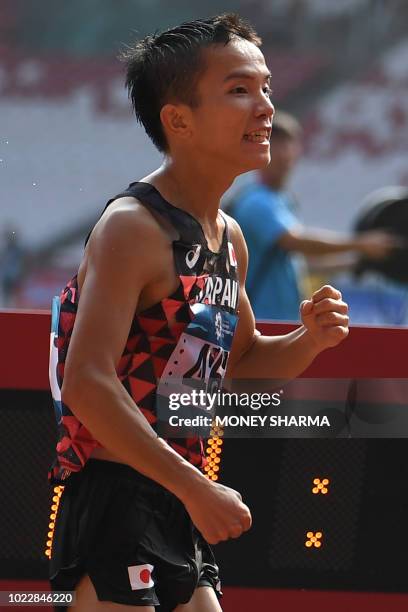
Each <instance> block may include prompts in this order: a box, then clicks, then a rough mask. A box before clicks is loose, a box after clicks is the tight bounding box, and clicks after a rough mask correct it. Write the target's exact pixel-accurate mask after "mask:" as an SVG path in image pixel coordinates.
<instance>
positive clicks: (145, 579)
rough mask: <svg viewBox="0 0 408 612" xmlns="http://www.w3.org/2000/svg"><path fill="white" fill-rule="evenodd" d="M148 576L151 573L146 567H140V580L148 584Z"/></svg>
mask: <svg viewBox="0 0 408 612" xmlns="http://www.w3.org/2000/svg"><path fill="white" fill-rule="evenodd" d="M150 576H151V573H150V570H148V569H142V571H141V572H140V580H141V581H142V582H144V583H145V584H148V583H149V582H150Z"/></svg>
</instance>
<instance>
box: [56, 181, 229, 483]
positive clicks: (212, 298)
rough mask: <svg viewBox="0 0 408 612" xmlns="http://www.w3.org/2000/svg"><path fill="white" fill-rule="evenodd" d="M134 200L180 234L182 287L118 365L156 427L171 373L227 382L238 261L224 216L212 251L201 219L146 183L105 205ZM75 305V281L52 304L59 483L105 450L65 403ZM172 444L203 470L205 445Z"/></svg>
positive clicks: (141, 318)
mask: <svg viewBox="0 0 408 612" xmlns="http://www.w3.org/2000/svg"><path fill="white" fill-rule="evenodd" d="M130 196H131V197H134V198H137V199H138V200H139V202H141V203H142V204H143V205H144V206H146V207H147V208H148V209H150V210H152V211H154V212H155V213H156V214H159V215H161V216H162V217H163V218H164V219H166V220H167V221H169V222H170V223H171V224H172V226H173V227H174V228H175V229H176V231H177V233H178V239H177V240H175V241H173V256H174V262H175V267H176V272H177V275H178V278H179V285H178V287H177V289H176V291H175V292H174V293H172V294H171V295H170V296H169V297H167V298H164V299H163V300H161V301H160V302H158V303H157V304H154V305H153V306H151V307H149V308H147V309H146V310H144V311H143V312H139V313H138V314H135V316H134V319H133V321H132V324H131V327H130V331H129V336H128V339H127V342H126V345H125V349H124V351H123V353H122V356H121V359H120V362H119V365H118V367H117V375H118V378H119V380H120V381H121V382H122V384H123V386H124V387H125V389H126V390H127V392H128V393H129V395H130V396H131V397H132V398H133V400H134V401H135V403H136V404H137V406H138V407H139V409H140V410H141V411H142V413H143V415H144V416H145V418H146V419H147V420H148V422H149V423H150V425H151V426H152V427H153V429H156V426H157V402H156V399H157V394H158V392H160V385H161V381H162V380H165V379H166V378H167V379H168V378H169V377H170V376H171V375H173V374H174V375H177V377H178V378H180V379H181V380H182V379H183V377H187V376H191V377H195V378H199V379H201V380H202V381H203V384H205V383H206V381H209V380H210V379H213V378H217V379H218V380H219V381H222V379H223V376H224V374H225V370H226V367H227V361H228V355H229V352H230V348H231V344H232V339H233V336H234V331H235V327H236V324H237V318H238V317H237V312H238V275H237V272H238V271H237V261H236V258H235V253H234V248H233V246H232V243H231V242H230V239H229V233H228V225H227V222H226V220H225V218H224V224H225V228H224V233H223V239H222V245H221V248H220V250H219V252H218V253H213V252H212V251H210V250H209V248H208V245H207V242H206V239H205V236H204V233H203V230H202V227H201V225H200V224H199V223H198V221H197V220H196V219H194V217H192V216H191V215H190V214H189V213H187V212H185V211H182V210H181V209H179V208H176V207H175V206H173V205H171V204H169V203H168V202H167V201H166V200H164V198H163V197H162V196H161V195H160V193H159V192H158V191H157V190H156V189H155V188H154V187H153V186H152V185H150V184H148V183H141V182H136V183H132V184H131V185H130V186H129V187H128V189H127V190H126V191H124V192H123V193H121V194H119V195H117V196H116V197H115V198H113V199H112V200H110V201H109V202H108V204H107V206H106V208H107V207H108V206H109V204H111V203H112V202H113V201H114V200H116V199H117V198H120V197H130ZM106 208H105V210H106ZM88 238H89V236H88ZM106 290H107V291H109V287H107V288H106ZM78 301H79V289H78V283H77V276H74V277H73V279H72V280H71V281H70V282H69V283H68V284H67V286H66V287H65V289H64V290H63V291H62V293H61V295H60V296H59V297H55V298H54V300H53V305H52V326H51V342H50V371H49V372H50V385H51V391H52V396H53V400H54V409H55V415H56V419H57V426H58V443H57V447H56V450H57V456H56V459H55V461H54V463H53V465H52V467H51V470H50V474H49V477H50V479H51V481H52V482H54V483H58V482H62V481H64V480H66V478H67V477H68V476H69V475H70V474H71V473H72V472H78V471H79V470H81V468H82V467H83V466H84V465H85V463H86V461H87V460H88V459H89V457H90V455H91V453H92V451H93V449H94V448H96V447H100V446H101V445H100V444H99V443H98V442H97V441H96V440H95V439H94V438H93V437H92V434H91V433H90V432H89V431H88V430H87V429H86V428H85V427H84V425H82V423H80V421H79V420H78V419H77V418H76V417H75V416H74V414H73V413H72V412H71V410H70V409H69V407H68V406H67V405H66V404H64V403H63V402H62V400H61V388H62V383H63V378H64V364H65V359H66V356H67V351H68V348H69V342H70V338H71V334H72V330H73V327H74V323H75V316H76V312H77V308H78ZM106 316H107V317H108V316H109V313H108V312H107V313H106ZM167 442H168V444H170V446H171V447H172V448H173V449H174V450H176V451H177V452H178V453H179V454H180V455H182V456H183V457H184V458H185V459H186V460H187V461H189V462H191V463H192V464H193V465H195V466H197V467H200V468H202V467H204V465H205V455H204V448H203V440H202V439H201V438H200V437H199V436H198V435H197V436H195V435H191V436H190V437H187V438H177V439H170V438H168V439H167Z"/></svg>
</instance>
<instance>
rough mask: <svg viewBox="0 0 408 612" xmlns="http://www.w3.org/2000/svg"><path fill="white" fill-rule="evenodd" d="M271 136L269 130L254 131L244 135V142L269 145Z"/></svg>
mask: <svg viewBox="0 0 408 612" xmlns="http://www.w3.org/2000/svg"><path fill="white" fill-rule="evenodd" d="M269 135H270V130H268V129H262V130H254V131H253V132H249V134H244V140H247V141H248V142H257V143H261V144H267V143H269Z"/></svg>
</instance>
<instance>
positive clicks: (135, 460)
mask: <svg viewBox="0 0 408 612" xmlns="http://www.w3.org/2000/svg"><path fill="white" fill-rule="evenodd" d="M152 244H153V245H154V246H155V248H154V249H152ZM163 261H167V262H170V263H171V265H172V261H173V259H172V250H171V243H170V241H169V240H166V239H165V236H164V232H163V231H162V230H161V228H160V227H159V226H158V224H157V223H156V221H155V220H154V219H153V217H151V216H150V214H149V213H148V212H147V211H146V210H145V209H144V208H143V207H142V206H140V205H138V204H134V205H133V206H129V205H126V204H124V205H123V207H121V208H117V209H116V210H114V211H113V212H111V213H109V214H107V215H105V216H104V217H103V218H102V220H101V221H100V222H99V223H98V225H97V227H96V228H95V230H94V232H93V234H92V236H91V239H90V243H89V247H88V265H87V270H86V276H85V280H84V282H83V286H82V289H81V296H80V300H79V307H78V313H77V317H76V321H75V325H74V331H73V334H72V338H71V342H70V346H69V351H68V355H67V360H66V364H65V373H64V384H63V388H62V399H63V401H64V403H66V404H67V405H68V406H69V407H70V409H71V410H72V412H73V413H74V414H75V416H76V417H77V418H78V419H79V420H80V421H81V423H83V424H84V425H85V427H87V429H89V431H90V432H91V433H92V435H93V436H94V437H95V439H97V440H98V441H99V442H100V443H101V444H102V446H103V447H105V448H106V449H107V450H108V451H110V452H111V453H112V454H113V455H114V456H115V457H117V458H118V459H119V460H120V461H122V462H123V463H126V464H128V465H130V466H132V467H133V468H135V469H136V470H138V471H139V472H141V473H142V474H145V475H146V476H147V477H149V478H151V479H153V480H155V481H156V482H158V483H160V484H161V485H162V486H164V487H165V488H167V489H168V490H169V491H171V492H172V493H174V494H175V495H176V496H177V497H179V499H180V500H181V501H182V502H183V503H184V505H185V506H186V508H187V510H188V511H189V513H190V515H191V518H192V520H193V522H194V523H195V524H196V526H197V527H198V528H199V529H200V531H201V532H202V534H203V536H204V537H205V538H206V539H207V540H208V541H209V542H210V543H215V542H218V541H219V540H223V539H227V538H228V537H237V536H238V535H240V533H242V531H244V530H245V529H248V528H249V526H250V514H249V511H248V509H247V508H246V506H245V505H244V504H242V503H241V501H240V500H239V496H238V494H236V493H235V492H234V493H233V494H232V493H231V490H230V489H227V488H226V487H223V486H222V485H219V484H218V483H213V482H210V481H209V480H208V479H206V478H205V476H204V475H203V474H202V473H201V472H200V471H199V470H198V469H196V468H195V467H194V466H192V465H191V464H190V463H188V462H187V461H186V460H184V459H183V458H182V457H181V456H180V455H179V454H178V453H176V452H175V451H174V450H173V449H172V448H171V447H170V446H169V445H167V443H166V442H165V441H163V440H161V439H160V438H158V437H157V436H156V434H155V432H154V431H153V429H152V428H151V427H150V425H149V423H148V422H147V420H146V419H145V417H144V416H143V414H142V413H141V412H140V410H139V408H138V407H137V406H136V404H135V403H134V401H133V399H132V398H131V397H130V395H129V394H128V393H127V391H126V389H125V388H124V387H123V385H122V383H121V382H120V380H119V379H118V376H117V373H116V368H117V365H118V362H119V359H120V357H121V355H122V352H123V349H124V346H125V343H126V340H127V338H128V335H129V329H130V326H131V323H132V319H133V316H134V313H135V311H136V307H137V304H138V301H139V299H140V297H141V295H142V292H143V290H144V289H145V288H146V287H147V286H148V285H149V284H150V285H151V284H156V285H160V284H162V283H163V278H162V276H163V264H162V262H163ZM164 275H165V276H168V274H167V270H165V273H164ZM208 504H209V505H210V506H211V507H213V508H214V512H213V514H212V516H209V515H208V512H206V511H205V508H208Z"/></svg>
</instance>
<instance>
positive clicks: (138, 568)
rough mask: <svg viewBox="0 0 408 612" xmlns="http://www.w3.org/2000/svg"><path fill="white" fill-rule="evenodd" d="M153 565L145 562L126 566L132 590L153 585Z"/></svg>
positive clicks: (148, 587)
mask: <svg viewBox="0 0 408 612" xmlns="http://www.w3.org/2000/svg"><path fill="white" fill-rule="evenodd" d="M153 569H154V568H153V565H150V564H149V563H145V564H144V565H131V566H130V567H128V574H129V581H130V586H131V588H132V591H138V590H139V589H150V588H151V587H152V586H154V580H153V578H152V571H153Z"/></svg>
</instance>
